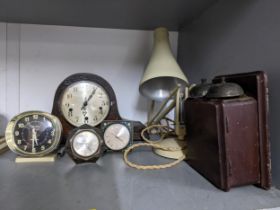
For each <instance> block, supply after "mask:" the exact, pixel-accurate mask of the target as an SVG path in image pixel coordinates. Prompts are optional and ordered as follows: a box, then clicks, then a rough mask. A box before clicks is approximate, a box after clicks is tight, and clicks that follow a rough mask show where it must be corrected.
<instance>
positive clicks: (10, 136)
mask: <svg viewBox="0 0 280 210" xmlns="http://www.w3.org/2000/svg"><path fill="white" fill-rule="evenodd" d="M33 115H40V116H44V117H46V118H47V119H48V120H49V121H50V122H51V123H52V127H53V128H54V129H55V135H54V142H53V144H52V145H51V146H50V147H49V148H47V149H46V150H43V151H40V152H36V153H30V152H26V151H24V150H22V149H20V148H19V147H18V145H17V144H16V142H15V137H14V131H15V126H16V125H17V123H18V121H19V120H21V119H22V118H25V117H27V116H33ZM61 133H62V125H61V123H60V121H59V119H58V118H57V117H56V116H53V115H51V114H49V113H46V112H43V111H27V112H22V113H20V114H18V115H16V116H14V117H13V118H12V119H11V120H10V122H9V123H8V125H7V128H6V131H5V138H6V142H7V145H8V147H9V148H10V150H11V151H13V152H14V153H16V154H18V155H20V156H23V157H42V156H45V155H48V154H50V153H52V152H53V151H55V150H56V149H57V148H58V146H59V143H60V140H61Z"/></svg>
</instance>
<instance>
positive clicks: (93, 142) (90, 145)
mask: <svg viewBox="0 0 280 210" xmlns="http://www.w3.org/2000/svg"><path fill="white" fill-rule="evenodd" d="M72 145H73V146H72V147H73V150H74V151H75V153H77V154H78V155H79V156H82V157H90V156H92V155H94V154H95V153H96V152H97V151H98V149H99V147H100V141H99V139H98V136H97V135H96V134H95V133H93V132H90V131H82V132H80V133H78V134H77V135H75V136H74V138H73V141H72Z"/></svg>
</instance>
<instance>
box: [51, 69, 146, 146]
mask: <svg viewBox="0 0 280 210" xmlns="http://www.w3.org/2000/svg"><path fill="white" fill-rule="evenodd" d="M80 81H89V82H94V83H97V84H98V85H100V86H101V87H102V88H104V90H105V91H106V92H107V94H108V96H109V100H110V110H109V113H108V115H107V117H106V118H105V119H104V120H123V119H122V117H121V116H120V114H119V111H118V105H117V99H116V95H115V92H114V90H113V88H112V86H111V85H110V84H109V83H108V82H107V81H106V80H105V79H103V78H102V77H100V76H98V75H96V74H90V73H78V74H73V75H71V76H69V77H67V78H66V79H65V80H63V81H62V82H61V84H60V85H59V86H58V88H57V90H56V93H55V97H54V102H53V109H52V114H53V115H55V116H57V117H58V118H59V120H60V121H61V124H62V126H63V134H62V141H61V143H62V144H65V142H66V139H67V137H68V134H69V132H70V131H72V130H73V129H75V128H76V127H75V126H74V125H72V124H70V123H69V122H68V121H67V120H66V119H65V117H64V116H63V114H62V110H61V101H62V96H63V93H64V91H65V89H66V88H68V87H69V86H70V85H72V84H74V83H76V82H80ZM132 123H133V124H134V129H135V133H134V139H135V140H140V139H141V138H140V132H141V130H142V129H143V128H144V125H143V124H142V123H141V122H139V121H132ZM95 127H98V128H99V127H100V124H99V125H97V126H95Z"/></svg>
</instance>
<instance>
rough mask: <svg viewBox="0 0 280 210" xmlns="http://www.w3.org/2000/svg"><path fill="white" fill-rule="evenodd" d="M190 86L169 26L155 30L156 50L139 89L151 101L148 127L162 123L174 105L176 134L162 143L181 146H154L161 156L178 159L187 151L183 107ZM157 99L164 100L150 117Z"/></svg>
mask: <svg viewBox="0 0 280 210" xmlns="http://www.w3.org/2000/svg"><path fill="white" fill-rule="evenodd" d="M188 86H189V82H188V80H187V78H186V76H185V75H184V73H183V71H182V70H181V68H180V67H179V65H178V63H177V61H176V60H175V58H174V56H173V54H172V52H171V48H170V44H169V35H168V31H167V29H166V28H163V27H160V28H157V29H155V31H154V45H153V52H152V55H151V57H150V60H149V62H148V65H147V66H146V69H145V72H144V75H143V78H142V80H141V82H140V86H139V91H140V93H141V94H142V95H143V96H145V97H147V98H149V99H151V100H152V103H151V109H150V110H149V115H148V122H147V126H149V125H153V124H157V123H159V122H160V121H161V119H163V118H164V117H165V116H166V115H167V114H168V113H169V112H170V111H171V110H172V109H174V108H175V119H174V122H175V123H174V129H175V133H176V136H175V137H174V138H167V139H164V140H163V141H162V142H160V144H161V146H163V147H172V148H178V150H176V151H165V150H161V149H155V150H154V151H155V153H157V154H159V155H161V156H164V157H168V158H174V159H177V158H178V157H181V156H182V155H183V154H185V152H186V150H185V149H186V148H185V147H186V145H185V141H184V136H185V129H184V125H183V123H182V116H181V109H182V101H183V100H184V99H185V98H186V97H187V91H186V90H187V87H188ZM155 101H162V104H161V106H160V108H159V110H158V111H157V112H156V114H154V115H153V116H151V115H152V114H151V113H152V112H153V109H154V102H155Z"/></svg>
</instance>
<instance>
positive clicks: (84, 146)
mask: <svg viewBox="0 0 280 210" xmlns="http://www.w3.org/2000/svg"><path fill="white" fill-rule="evenodd" d="M101 136H102V135H101V131H100V130H99V129H98V128H95V127H91V126H89V125H82V126H80V127H78V128H76V129H74V130H73V131H72V132H71V133H70V134H69V136H68V139H67V143H66V151H67V153H68V155H69V156H70V157H71V158H72V159H73V160H74V161H75V162H76V163H83V162H96V161H97V159H98V158H99V157H100V156H101V155H102V154H103V151H104V143H103V138H102V137H101Z"/></svg>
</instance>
